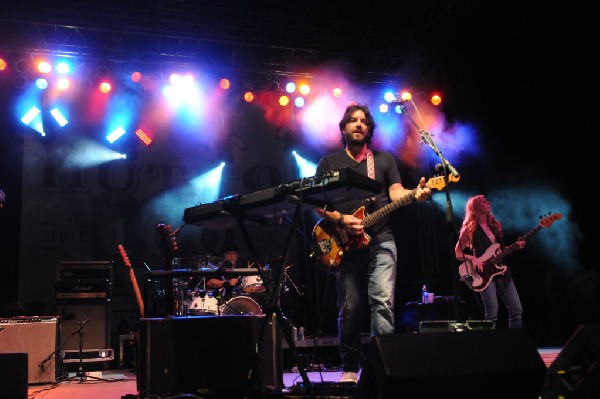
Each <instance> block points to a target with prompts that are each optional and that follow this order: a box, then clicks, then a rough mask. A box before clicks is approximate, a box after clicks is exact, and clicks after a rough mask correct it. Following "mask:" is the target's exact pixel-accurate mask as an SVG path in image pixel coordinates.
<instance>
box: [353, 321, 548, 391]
mask: <svg viewBox="0 0 600 399" xmlns="http://www.w3.org/2000/svg"><path fill="white" fill-rule="evenodd" d="M545 374H546V366H545V365H544V362H543V360H542V358H541V357H540V355H539V353H538V352H537V349H536V348H535V346H534V345H533V344H532V342H531V341H530V339H529V337H528V336H527V334H526V333H525V331H522V330H473V331H462V332H431V333H406V334H395V335H392V334H390V335H383V336H377V337H374V338H373V339H372V340H371V343H370V345H369V348H368V350H367V357H366V360H365V364H364V367H363V371H362V373H361V377H360V380H359V381H358V386H357V389H356V395H355V398H361V399H362V398H369V399H392V398H399V397H406V398H412V397H415V398H416V397H418V398H440V397H448V396H456V397H460V398H486V399H490V398H509V397H510V398H516V397H518V398H522V399H526V398H531V399H538V397H539V394H540V389H541V386H542V383H543V381H544V377H545Z"/></svg>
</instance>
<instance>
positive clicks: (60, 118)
mask: <svg viewBox="0 0 600 399" xmlns="http://www.w3.org/2000/svg"><path fill="white" fill-rule="evenodd" d="M50 115H52V116H53V117H54V120H56V122H57V123H58V125H59V126H60V127H63V126H65V125H66V124H67V123H69V121H68V120H67V118H65V117H64V116H63V114H62V113H61V112H60V111H59V109H58V108H53V109H51V110H50Z"/></svg>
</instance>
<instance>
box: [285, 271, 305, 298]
mask: <svg viewBox="0 0 600 399" xmlns="http://www.w3.org/2000/svg"><path fill="white" fill-rule="evenodd" d="M293 266H294V264H293V263H291V264H289V265H287V266H286V267H285V268H284V269H283V282H282V283H281V288H282V290H283V292H284V293H288V292H289V291H290V287H289V286H288V283H289V284H291V285H292V287H293V288H294V291H296V293H297V294H298V296H303V295H304V292H302V291H300V289H299V288H298V286H297V285H296V283H294V280H292V277H291V276H290V275H289V274H288V269H290V268H291V267H293Z"/></svg>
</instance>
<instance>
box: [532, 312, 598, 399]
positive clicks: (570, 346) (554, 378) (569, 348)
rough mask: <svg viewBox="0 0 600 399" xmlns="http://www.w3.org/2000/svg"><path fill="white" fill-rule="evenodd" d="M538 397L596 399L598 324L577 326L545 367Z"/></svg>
mask: <svg viewBox="0 0 600 399" xmlns="http://www.w3.org/2000/svg"><path fill="white" fill-rule="evenodd" d="M542 398H544V399H557V398H563V399H575V398H577V399H579V398H582V399H583V398H600V324H592V325H581V326H579V327H577V329H576V330H575V332H574V333H573V335H572V336H571V337H570V338H569V339H568V340H567V342H566V344H565V346H564V348H563V349H562V351H561V352H560V353H559V354H558V356H557V357H556V359H554V362H552V364H551V365H550V367H548V376H547V377H546V383H545V384H544V390H543V392H542Z"/></svg>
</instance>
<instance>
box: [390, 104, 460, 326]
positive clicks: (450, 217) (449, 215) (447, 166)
mask: <svg viewBox="0 0 600 399" xmlns="http://www.w3.org/2000/svg"><path fill="white" fill-rule="evenodd" d="M399 107H400V109H401V110H402V115H406V117H407V118H408V120H409V121H410V122H411V123H412V124H413V126H414V127H415V128H416V129H417V131H418V132H419V134H420V135H421V140H422V141H423V142H424V143H426V144H427V145H428V146H429V147H430V148H431V149H432V150H433V152H435V153H436V155H437V156H438V157H439V158H440V161H441V164H439V165H437V166H436V170H437V169H438V167H439V168H441V169H442V170H443V172H444V182H445V184H446V190H445V192H446V223H447V225H448V231H449V235H450V240H449V250H450V259H455V254H454V245H453V243H455V242H457V241H458V231H457V229H456V224H455V222H454V211H453V210H452V200H451V199H450V186H449V179H450V176H449V175H450V174H451V175H452V176H453V177H454V178H457V179H458V178H460V173H458V171H457V170H456V169H455V168H454V166H452V164H451V163H450V162H448V160H447V159H446V158H445V157H444V156H443V155H442V151H441V150H440V149H439V147H438V146H437V145H436V144H435V142H434V141H433V138H432V137H431V134H430V133H429V132H427V131H425V130H423V129H421V127H419V125H418V124H417V122H416V121H415V120H414V119H413V118H412V117H411V116H410V114H409V113H408V112H407V111H406V107H405V106H404V104H399ZM448 172H449V173H448ZM451 263H452V262H451ZM451 281H452V292H453V294H454V300H453V303H454V315H455V317H456V320H457V321H461V319H462V318H461V315H460V306H459V304H460V299H459V286H458V284H457V282H458V281H457V278H456V273H452V276H451Z"/></svg>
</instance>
